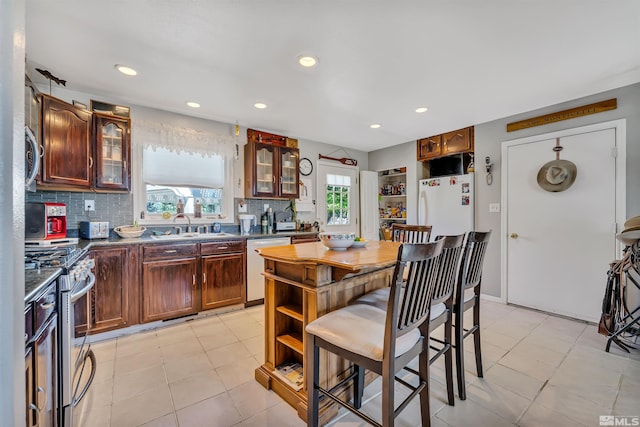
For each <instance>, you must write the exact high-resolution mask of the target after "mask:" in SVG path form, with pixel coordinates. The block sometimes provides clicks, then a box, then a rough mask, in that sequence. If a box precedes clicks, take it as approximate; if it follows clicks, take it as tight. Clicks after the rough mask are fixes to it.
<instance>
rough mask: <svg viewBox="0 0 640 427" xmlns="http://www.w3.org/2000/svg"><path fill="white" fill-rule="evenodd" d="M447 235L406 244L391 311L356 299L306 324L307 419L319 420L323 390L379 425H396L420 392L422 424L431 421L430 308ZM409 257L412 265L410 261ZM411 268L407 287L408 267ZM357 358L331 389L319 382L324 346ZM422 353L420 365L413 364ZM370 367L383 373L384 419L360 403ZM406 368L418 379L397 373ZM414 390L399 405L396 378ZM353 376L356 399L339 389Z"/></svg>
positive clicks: (396, 273)
mask: <svg viewBox="0 0 640 427" xmlns="http://www.w3.org/2000/svg"><path fill="white" fill-rule="evenodd" d="M443 243H444V242H443V241H442V240H441V241H437V242H432V243H422V244H403V245H401V246H400V247H399V248H398V258H397V261H396V266H395V270H394V273H393V281H392V284H391V287H390V292H389V302H388V306H387V309H386V311H383V310H380V309H378V308H376V307H373V306H370V305H367V304H354V305H349V306H347V307H344V308H341V309H338V310H335V311H332V312H330V313H327V314H326V315H324V316H322V317H319V318H318V319H316V320H314V321H313V322H311V323H309V324H308V325H307V327H306V333H307V335H306V344H305V345H306V348H305V353H306V355H307V364H306V378H307V393H308V399H307V402H308V405H309V407H308V412H307V425H308V426H312V427H315V426H318V409H319V403H320V395H323V396H324V397H326V398H328V399H330V400H331V401H333V402H335V403H337V404H339V405H341V406H343V407H344V408H346V409H348V410H349V411H351V412H353V413H354V414H356V415H358V416H359V417H360V418H362V419H363V420H365V421H366V422H368V423H370V424H372V425H375V426H384V427H387V426H393V425H394V422H395V419H396V417H397V416H398V414H399V413H400V412H401V411H402V410H403V409H404V408H405V407H406V406H407V405H408V404H409V402H410V401H411V400H412V399H413V398H414V397H415V396H417V395H420V408H421V414H422V416H421V418H422V426H429V425H430V423H431V419H430V407H429V393H428V391H429V362H428V359H429V351H428V348H429V347H428V343H429V314H430V308H431V295H432V293H433V290H434V288H435V286H436V279H437V276H438V267H439V264H440V254H441V252H442V246H443ZM408 263H409V265H408V267H407V264H408ZM405 268H408V269H409V274H408V275H407V280H406V282H405V283H404V291H402V292H401V289H402V287H403V280H402V277H403V272H404V269H405ZM321 348H322V349H325V350H327V351H329V352H331V353H333V354H336V355H338V356H340V357H342V358H344V359H347V360H349V361H351V362H352V363H353V371H352V373H351V375H349V376H348V377H347V378H345V379H344V380H342V381H341V382H340V383H339V384H337V385H336V386H334V387H333V388H331V389H330V390H326V389H324V388H322V386H321V384H319V378H320V372H319V370H320V363H319V361H320V349H321ZM416 356H419V371H415V370H413V369H411V368H408V367H407V364H408V363H409V362H410V361H411V360H412V359H414V358H415V357H416ZM364 369H368V370H370V371H373V372H375V373H377V374H378V375H380V376H382V420H381V422H377V421H375V420H373V419H372V418H371V417H369V416H368V415H366V414H365V413H363V412H361V411H360V410H359V409H358V408H359V406H360V402H359V401H357V400H358V396H361V395H362V394H361V393H362V392H361V390H359V388H360V387H361V384H362V383H363V380H362V376H363V373H364ZM402 369H404V370H406V371H408V372H411V373H413V374H415V375H416V376H417V377H418V381H417V382H418V385H412V384H410V383H409V382H407V381H405V380H403V379H400V378H397V377H396V373H398V372H399V371H401V370H402ZM396 380H397V381H398V382H399V383H400V384H403V385H404V386H406V387H407V388H409V389H410V390H411V393H410V394H409V396H408V397H407V398H406V399H405V400H403V401H402V402H401V403H400V404H399V405H398V407H397V408H396V407H395V399H394V393H395V381H396ZM350 382H352V384H353V387H354V403H353V404H351V403H349V402H346V401H344V400H343V399H341V398H339V397H338V396H336V395H335V393H336V392H337V391H339V390H341V389H342V388H343V387H344V386H345V385H349V383H350Z"/></svg>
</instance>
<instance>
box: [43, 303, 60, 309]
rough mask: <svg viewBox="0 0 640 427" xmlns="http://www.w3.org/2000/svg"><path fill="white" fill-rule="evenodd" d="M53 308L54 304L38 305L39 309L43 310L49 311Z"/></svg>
mask: <svg viewBox="0 0 640 427" xmlns="http://www.w3.org/2000/svg"><path fill="white" fill-rule="evenodd" d="M55 306H56V303H55V302H43V303H42V304H40V308H42V309H43V310H49V309H51V308H53V307H55Z"/></svg>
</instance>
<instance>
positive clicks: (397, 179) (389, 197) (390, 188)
mask: <svg viewBox="0 0 640 427" xmlns="http://www.w3.org/2000/svg"><path fill="white" fill-rule="evenodd" d="M378 219H379V223H380V227H381V228H388V227H390V226H391V224H393V223H405V222H406V221H407V168H406V167H401V168H396V169H387V170H382V171H379V172H378Z"/></svg>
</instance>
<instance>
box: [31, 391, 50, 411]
mask: <svg viewBox="0 0 640 427" xmlns="http://www.w3.org/2000/svg"><path fill="white" fill-rule="evenodd" d="M38 393H44V405H42V408H38V407H37V406H36V407H35V408H34V409H35V410H36V411H38V412H39V413H40V412H42V410H43V409H44V408H46V407H47V390H46V389H45V388H44V387H40V386H38ZM32 405H33V403H32ZM33 406H35V405H33Z"/></svg>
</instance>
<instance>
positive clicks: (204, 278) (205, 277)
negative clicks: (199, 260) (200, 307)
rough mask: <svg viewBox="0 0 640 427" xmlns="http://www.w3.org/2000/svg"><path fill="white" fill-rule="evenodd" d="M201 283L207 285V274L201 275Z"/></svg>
mask: <svg viewBox="0 0 640 427" xmlns="http://www.w3.org/2000/svg"><path fill="white" fill-rule="evenodd" d="M202 283H207V273H202Z"/></svg>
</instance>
